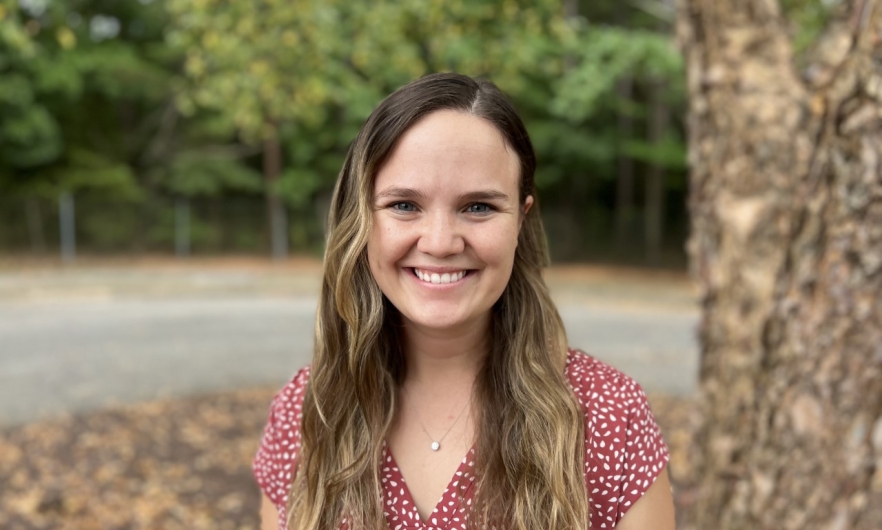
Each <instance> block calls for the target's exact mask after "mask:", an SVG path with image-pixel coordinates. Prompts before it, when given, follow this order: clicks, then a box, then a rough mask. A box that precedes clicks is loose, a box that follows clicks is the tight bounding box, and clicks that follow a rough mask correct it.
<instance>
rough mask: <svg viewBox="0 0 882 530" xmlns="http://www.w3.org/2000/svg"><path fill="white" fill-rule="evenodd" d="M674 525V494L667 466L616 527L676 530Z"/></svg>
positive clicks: (640, 529) (625, 529)
mask: <svg viewBox="0 0 882 530" xmlns="http://www.w3.org/2000/svg"><path fill="white" fill-rule="evenodd" d="M674 526H675V524H674V496H673V494H672V493H671V482H670V480H668V468H667V466H665V469H663V470H662V472H661V474H660V475H659V476H658V478H656V479H655V482H653V483H652V486H649V489H648V490H646V493H644V494H643V496H641V497H640V498H639V499H638V500H637V502H635V503H634V505H633V506H631V507H630V508H629V509H628V511H627V512H625V515H624V516H623V517H622V520H621V521H619V524H617V525H616V529H617V530H650V529H651V530H674Z"/></svg>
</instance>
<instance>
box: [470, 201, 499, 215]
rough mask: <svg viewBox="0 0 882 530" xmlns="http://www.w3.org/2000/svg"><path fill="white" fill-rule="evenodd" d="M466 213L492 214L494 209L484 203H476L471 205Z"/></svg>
mask: <svg viewBox="0 0 882 530" xmlns="http://www.w3.org/2000/svg"><path fill="white" fill-rule="evenodd" d="M466 211H468V212H469V213H490V212H492V211H493V207H492V206H490V205H489V204H485V203H483V202H476V203H475V204H471V205H469V207H468V208H466Z"/></svg>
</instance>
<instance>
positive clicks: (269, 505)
mask: <svg viewBox="0 0 882 530" xmlns="http://www.w3.org/2000/svg"><path fill="white" fill-rule="evenodd" d="M650 490H652V488H650ZM647 493H649V492H647ZM635 506H636V505H635ZM672 528H673V527H672ZM260 530H279V510H278V509H277V508H276V505H275V504H273V501H271V500H269V498H268V497H267V496H266V495H261V501H260Z"/></svg>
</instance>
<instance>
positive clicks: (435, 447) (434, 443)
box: [401, 385, 472, 451]
mask: <svg viewBox="0 0 882 530" xmlns="http://www.w3.org/2000/svg"><path fill="white" fill-rule="evenodd" d="M401 390H402V391H403V392H404V393H405V394H407V390H406V389H405V388H404V386H403V385H402V387H401ZM407 397H408V398H410V395H408V396H407ZM471 402H472V400H471V399H469V400H468V401H467V402H466V404H465V406H464V407H463V408H462V410H461V411H459V416H457V417H456V419H455V420H453V423H452V424H450V428H449V429H447V432H445V433H444V436H442V437H441V438H440V439H438V440H435V439H434V438H432V435H431V434H429V431H427V430H426V424H425V423H423V417H422V415H421V414H420V411H419V410H417V408H416V407H414V408H413V410H414V411H416V413H417V419H418V420H419V422H420V427H421V428H422V429H423V432H424V433H426V436H428V437H429V440H432V445H430V446H429V447H431V448H432V451H438V450H439V449H441V442H443V441H444V438H447V435H448V434H450V431H451V430H453V426H454V425H456V424H457V423H458V422H459V419H460V418H462V415H463V413H464V412H465V410H466V409H467V408H469V404H470V403H471Z"/></svg>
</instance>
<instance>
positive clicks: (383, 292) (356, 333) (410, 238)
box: [254, 74, 674, 530]
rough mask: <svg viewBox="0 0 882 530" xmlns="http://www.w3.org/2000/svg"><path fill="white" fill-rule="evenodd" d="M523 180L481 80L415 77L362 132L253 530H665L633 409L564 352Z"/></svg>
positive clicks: (651, 463)
mask: <svg viewBox="0 0 882 530" xmlns="http://www.w3.org/2000/svg"><path fill="white" fill-rule="evenodd" d="M535 166H536V161H535V156H534V153H533V148H532V145H531V143H530V140H529V137H528V136H527V132H526V130H525V128H524V125H523V123H522V122H521V120H520V118H519V117H518V115H517V113H516V111H515V110H514V108H513V107H512V105H511V104H510V103H509V102H508V100H507V99H506V98H505V97H504V96H503V95H502V94H501V93H500V92H499V90H498V89H497V88H496V87H495V86H494V85H492V84H491V83H489V82H487V81H475V80H472V79H470V78H468V77H465V76H461V75H456V74H433V75H429V76H426V77H423V78H422V79H419V80H417V81H414V82H413V83H411V84H409V85H407V86H405V87H403V88H401V89H399V90H398V91H396V92H395V93H393V94H392V95H390V96H389V97H388V98H386V99H385V100H384V101H383V102H382V103H381V104H380V105H379V106H378V107H377V109H376V110H375V111H374V112H373V114H371V116H370V117H369V118H368V120H367V122H366V123H365V125H364V127H363V128H362V130H361V132H360V133H359V134H358V137H357V138H356V140H355V142H354V143H353V145H352V147H351V148H350V151H349V154H348V156H347V158H346V162H345V164H344V166H343V170H342V171H341V173H340V176H339V179H338V182H337V186H336V189H335V191H334V198H333V201H332V206H331V212H330V222H329V237H328V244H327V250H326V254H325V263H324V281H323V284H322V292H321V299H320V302H319V309H318V316H317V322H316V340H315V356H314V358H313V362H312V365H311V368H305V369H303V370H301V371H300V372H299V373H298V374H297V375H296V376H295V377H294V379H293V380H292V381H291V382H290V383H289V384H288V385H286V386H285V387H284V388H283V389H282V391H281V392H280V393H279V394H278V395H277V396H276V398H275V399H274V401H273V404H272V406H271V412H270V418H269V421H268V424H267V427H266V430H265V433H264V437H263V439H262V441H261V446H260V449H259V450H258V453H257V456H256V457H255V460H254V472H255V476H256V478H257V481H258V483H259V484H260V486H261V488H262V490H263V492H264V498H263V507H262V511H261V513H262V518H263V528H265V529H268V528H285V527H287V528H288V529H289V530H301V529H310V530H318V529H332V528H333V529H336V528H340V527H344V528H353V529H361V528H368V529H380V528H392V529H397V528H426V529H434V528H449V529H465V528H482V527H495V528H506V529H508V528H517V529H524V530H527V529H529V530H536V529H543V530H545V529H577V528H578V529H584V528H589V527H590V528H613V527H616V528H619V529H620V530H630V529H643V528H653V529H673V528H674V521H673V503H672V500H671V492H670V485H669V482H668V479H667V471H666V468H665V465H666V463H667V460H668V454H667V449H666V447H665V445H664V442H663V441H662V439H661V436H660V434H659V431H658V427H657V426H656V424H655V421H654V419H653V417H652V415H651V413H650V412H649V409H648V407H647V405H646V399H645V396H644V395H643V392H642V390H641V389H640V388H639V386H637V385H636V384H635V383H634V382H633V381H632V380H630V379H629V378H627V377H626V376H624V375H623V374H621V373H619V372H617V371H616V370H614V369H612V368H610V367H608V366H606V365H603V364H602V363H600V362H599V361H596V360H594V359H592V358H590V357H588V356H587V355H585V354H584V353H581V352H578V351H574V350H568V349H567V346H566V339H565V334H564V328H563V325H562V323H561V320H560V317H559V315H558V313H557V310H556V309H555V307H554V304H553V302H552V301H551V298H550V296H549V294H548V290H547V289H546V286H545V284H544V282H543V279H542V274H541V273H542V268H543V267H544V266H545V265H546V264H547V261H548V257H547V251H546V247H545V238H544V233H543V230H542V225H541V221H540V218H539V211H538V206H537V204H536V198H535V190H534V185H533V175H534V172H535ZM393 455H394V456H393ZM463 455H465V457H463ZM451 477H452V478H451ZM405 479H406V481H405ZM439 499H440V500H439Z"/></svg>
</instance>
